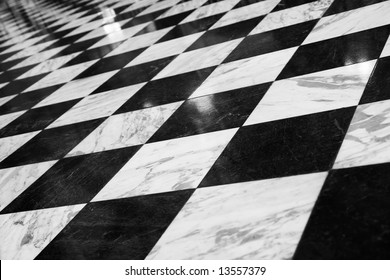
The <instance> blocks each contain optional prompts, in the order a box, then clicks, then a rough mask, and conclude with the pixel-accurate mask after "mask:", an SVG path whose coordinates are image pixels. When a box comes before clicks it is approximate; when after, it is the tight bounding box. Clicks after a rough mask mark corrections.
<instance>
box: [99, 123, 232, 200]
mask: <svg viewBox="0 0 390 280" xmlns="http://www.w3.org/2000/svg"><path fill="white" fill-rule="evenodd" d="M236 131H237V129H228V130H222V131H217V132H211V133H205V134H200V135H195V136H188V137H183V138H177V139H171V140H167V141H161V142H155V143H151V144H146V145H144V146H142V148H141V149H140V150H139V151H138V152H137V153H136V154H135V155H134V156H133V157H132V158H131V159H130V160H129V162H127V163H126V164H125V165H124V166H123V168H122V169H121V170H120V171H119V172H118V173H117V174H116V175H115V176H114V177H113V178H112V179H111V181H109V182H108V183H107V185H106V186H105V187H104V188H103V189H102V190H101V191H100V192H99V193H98V194H97V195H96V196H95V197H94V199H93V201H101V200H108V199H115V198H124V197H132V196H139V195H147V194H153V193H162V192H169V191H177V190H185V189H192V188H196V187H197V186H198V185H199V183H200V181H201V180H202V179H203V177H204V176H205V175H206V173H207V172H208V170H209V169H210V168H211V166H212V165H213V164H214V162H215V160H216V159H217V158H218V156H219V155H220V154H221V153H222V151H223V149H224V148H225V147H226V145H227V144H228V143H229V141H230V140H231V139H232V137H233V136H234V134H235V133H236Z"/></svg>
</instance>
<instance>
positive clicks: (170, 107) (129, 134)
mask: <svg viewBox="0 0 390 280" xmlns="http://www.w3.org/2000/svg"><path fill="white" fill-rule="evenodd" d="M182 103H183V101H180V102H175V103H170V104H166V105H162V106H156V107H151V108H147V109H142V110H137V111H132V112H128V113H123V114H118V115H114V116H111V117H109V118H108V119H107V120H105V121H104V122H103V123H102V124H101V125H100V126H99V127H98V128H96V129H95V130H94V131H93V132H92V133H91V134H90V135H88V136H87V137H86V138H85V139H84V140H83V141H81V143H80V144H78V145H77V146H76V147H75V148H74V149H73V150H72V151H70V152H69V153H68V155H67V156H76V155H81V154H89V153H94V152H101V151H105V150H112V149H119V148H124V147H128V146H134V145H141V144H145V143H146V141H148V140H149V138H150V137H151V136H152V135H153V134H154V133H155V132H156V131H157V129H159V128H160V126H161V125H163V123H164V122H165V121H166V120H167V119H168V118H169V117H170V116H171V115H172V114H173V113H174V112H175V111H176V109H177V108H179V106H180V105H181V104H182Z"/></svg>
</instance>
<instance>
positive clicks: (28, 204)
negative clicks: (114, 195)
mask: <svg viewBox="0 0 390 280" xmlns="http://www.w3.org/2000/svg"><path fill="white" fill-rule="evenodd" d="M139 148H140V146H132V147H127V148H122V149H115V150H109V151H104V152H100V153H93V154H87V155H81V156H76V157H69V158H64V159H61V160H59V161H58V162H57V163H56V164H55V165H53V166H52V167H51V168H50V169H49V170H48V171H46V173H44V174H43V175H42V176H41V177H40V178H39V179H38V180H36V181H35V182H34V183H33V184H32V185H31V186H30V187H28V189H27V190H25V191H24V192H23V193H22V194H21V195H19V196H18V197H17V198H16V199H15V200H14V201H12V202H11V203H10V204H9V205H8V206H7V207H5V208H4V209H3V210H2V211H1V212H0V214H5V213H14V212H21V211H29V210H36V209H43V208H51V207H59V206H65V205H75V204H80V203H88V202H90V201H91V199H92V198H93V197H94V196H95V195H96V194H97V193H98V192H99V191H100V190H101V189H102V188H103V187H104V186H105V185H106V184H107V183H108V181H109V180H111V178H112V177H113V176H114V175H115V174H116V173H117V172H118V171H119V169H121V168H122V167H123V165H125V164H126V162H127V161H128V160H129V159H130V158H131V157H132V156H133V155H134V154H135V153H136V152H137V151H138V150H139Z"/></svg>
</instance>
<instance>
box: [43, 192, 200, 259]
mask: <svg viewBox="0 0 390 280" xmlns="http://www.w3.org/2000/svg"><path fill="white" fill-rule="evenodd" d="M192 193H193V190H185V191H177V192H169V193H161V194H154V195H147V196H138V197H130V198H124V199H116V200H108V201H102V202H93V203H90V204H88V205H87V206H85V208H84V209H82V210H81V211H80V212H79V214H78V215H77V216H76V217H75V218H74V219H73V220H72V221H71V222H70V223H69V224H68V225H67V226H66V227H65V228H64V229H63V230H62V231H61V232H60V233H59V234H58V235H57V236H56V237H55V238H54V239H53V241H52V242H51V243H50V244H49V245H48V246H47V247H46V248H45V249H43V251H42V252H41V253H40V254H39V255H38V256H37V258H36V259H105V260H107V259H144V258H145V257H146V256H147V255H148V253H149V252H150V251H151V250H152V248H153V246H154V245H155V244H156V243H157V241H158V239H159V238H160V237H161V235H162V234H163V233H164V231H165V230H166V228H167V227H168V226H169V224H170V223H171V222H172V220H173V219H174V218H175V216H176V215H177V213H178V212H179V211H180V210H181V208H182V207H183V206H184V204H185V203H186V202H187V200H188V199H189V198H190V196H191V195H192Z"/></svg>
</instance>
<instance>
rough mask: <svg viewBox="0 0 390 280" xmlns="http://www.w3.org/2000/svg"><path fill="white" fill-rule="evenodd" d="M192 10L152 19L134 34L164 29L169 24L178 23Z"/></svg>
mask: <svg viewBox="0 0 390 280" xmlns="http://www.w3.org/2000/svg"><path fill="white" fill-rule="evenodd" d="M192 12H193V10H191V11H186V12H184V13H180V14H176V15H173V16H169V17H165V18H162V19H158V20H155V21H152V22H151V23H150V24H148V25H147V26H146V27H145V28H144V29H142V30H141V31H139V32H138V33H137V34H135V35H134V36H138V35H141V34H145V33H149V32H153V31H156V30H160V29H164V28H167V27H170V26H174V25H177V24H179V23H180V22H181V21H182V20H183V19H185V18H186V17H187V16H188V15H189V14H191V13H192Z"/></svg>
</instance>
